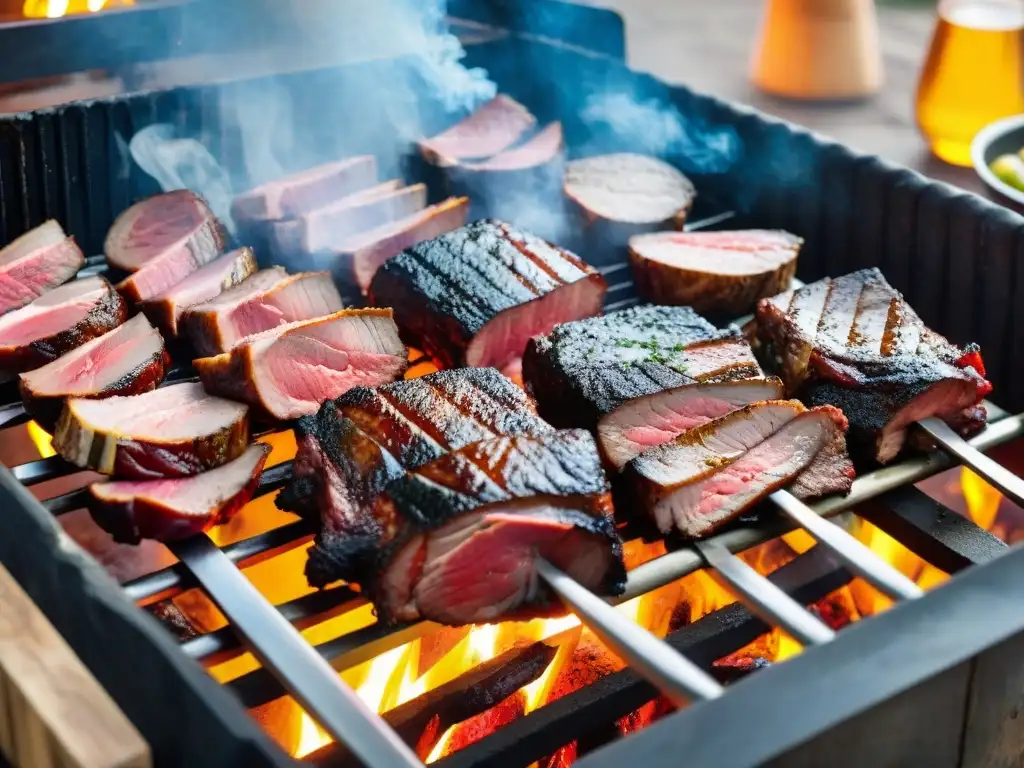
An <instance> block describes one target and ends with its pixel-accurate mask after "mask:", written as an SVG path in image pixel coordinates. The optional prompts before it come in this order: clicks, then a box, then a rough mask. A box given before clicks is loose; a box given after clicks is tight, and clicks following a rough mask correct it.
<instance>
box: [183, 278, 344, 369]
mask: <svg viewBox="0 0 1024 768" xmlns="http://www.w3.org/2000/svg"><path fill="white" fill-rule="evenodd" d="M341 306H342V305H341V296H339V295H338V289H337V288H336V287H335V285H334V281H333V280H331V275H330V273H328V272H303V273H301V274H298V275H286V274H285V273H284V271H283V270H278V269H267V270H262V271H260V272H257V273H256V274H255V275H253V276H252V277H250V278H249V279H248V280H244V281H242V282H241V283H239V284H238V285H236V286H235V287H234V288H229V289H228V290H226V291H224V293H222V294H220V295H219V296H217V297H216V298H214V299H211V300H210V301H207V302H204V303H202V304H196V305H194V306H192V307H189V308H188V309H186V310H185V312H184V313H183V314H182V316H181V325H182V327H183V328H184V329H185V332H186V333H187V334H188V337H189V339H190V340H191V342H192V345H193V347H195V350H196V352H198V353H199V354H200V356H203V357H209V356H212V355H219V354H220V353H221V352H226V351H228V350H230V349H231V348H232V347H233V346H235V344H237V343H238V342H239V341H241V340H242V339H244V338H245V337H246V336H252V335H253V334H257V333H261V332H263V331H269V330H270V329H271V328H276V327H277V326H279V325H284V324H285V323H294V322H296V321H299V320H312V319H313V318H317V317H322V316H324V315H330V314H333V313H334V312H337V311H338V310H339V309H341Z"/></svg>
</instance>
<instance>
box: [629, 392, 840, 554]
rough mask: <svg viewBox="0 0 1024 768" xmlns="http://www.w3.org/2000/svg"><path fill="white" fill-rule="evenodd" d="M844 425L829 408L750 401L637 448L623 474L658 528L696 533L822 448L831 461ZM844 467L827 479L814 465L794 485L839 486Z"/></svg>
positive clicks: (796, 470)
mask: <svg viewBox="0 0 1024 768" xmlns="http://www.w3.org/2000/svg"><path fill="white" fill-rule="evenodd" d="M846 426H847V425H846V419H845V418H844V417H843V414H842V412H841V411H839V410H838V409H836V408H832V407H831V406H822V407H819V408H814V409H811V410H807V409H806V408H804V406H803V405H801V404H800V403H799V402H798V401H796V400H788V401H786V400H783V401H770V402H761V403H752V404H750V405H748V406H745V407H744V408H742V409H740V410H738V411H733V412H732V413H729V414H727V415H725V416H721V417H719V418H717V419H714V420H713V421H710V422H708V423H706V424H704V425H702V426H700V427H697V428H696V429H693V430H690V431H688V432H684V433H683V434H682V435H680V436H679V437H677V438H676V439H674V440H673V441H671V442H669V443H665V444H664V445H661V446H659V447H657V448H652V449H650V450H648V451H646V452H644V453H642V454H640V455H639V456H638V457H637V458H635V459H633V461H631V462H630V463H629V464H628V465H627V467H626V469H625V475H624V480H625V482H626V483H627V485H628V487H629V488H630V490H631V492H632V494H633V495H634V496H635V498H636V500H637V501H638V503H639V506H640V507H641V508H642V509H644V510H645V511H646V512H647V514H649V515H650V516H651V517H652V518H653V519H654V521H655V523H656V524H657V526H658V529H659V530H660V531H661V532H662V533H670V532H673V531H675V532H678V533H680V534H682V535H684V536H687V537H690V538H698V537H702V536H706V535H707V534H709V533H711V532H713V531H715V530H716V529H718V528H720V527H721V526H722V525H724V524H725V523H727V522H729V521H731V520H733V519H735V518H736V517H738V516H739V515H740V514H742V513H743V512H744V511H745V510H747V509H749V508H750V507H751V506H753V505H754V504H756V503H757V502H758V501H760V500H761V499H762V498H764V497H765V496H767V495H768V494H769V493H771V492H773V491H775V490H778V489H779V488H781V487H783V486H784V485H786V484H787V483H789V482H790V481H792V480H793V479H794V478H796V477H797V476H798V475H799V474H800V473H801V472H803V471H804V470H806V469H808V468H810V467H811V466H812V464H813V463H814V461H815V459H816V458H817V457H818V456H819V455H821V454H823V452H824V455H823V456H822V461H823V466H827V467H829V468H832V469H835V468H836V467H837V466H839V463H840V462H841V459H842V456H841V454H839V455H838V456H837V454H836V450H837V447H838V441H839V440H840V439H841V437H842V435H843V433H844V432H845V430H846ZM846 470H847V474H845V475H843V476H839V477H833V478H829V477H825V476H824V475H825V473H824V471H823V470H822V469H820V468H819V469H814V470H812V474H813V475H814V477H813V478H812V479H811V480H809V481H805V482H804V484H803V486H802V487H803V488H804V489H808V488H814V487H815V486H816V485H817V486H818V487H817V490H820V491H822V492H823V493H829V492H845V491H847V490H849V487H850V483H851V482H852V479H853V473H852V471H851V470H852V467H850V466H849V465H846ZM805 495H806V494H805Z"/></svg>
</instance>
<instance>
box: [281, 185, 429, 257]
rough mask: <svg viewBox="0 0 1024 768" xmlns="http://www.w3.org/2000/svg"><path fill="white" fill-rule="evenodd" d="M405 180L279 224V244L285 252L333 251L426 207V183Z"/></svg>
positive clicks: (373, 189) (360, 193)
mask: <svg viewBox="0 0 1024 768" xmlns="http://www.w3.org/2000/svg"><path fill="white" fill-rule="evenodd" d="M401 184H402V183H401V182H400V181H390V182H387V183H385V184H381V185H379V186H377V187H373V188H371V189H368V190H365V191H363V192H357V193H356V194H354V195H351V196H350V197H346V198H342V199H341V200H339V201H338V202H336V203H332V204H330V205H328V206H325V207H323V208H315V209H313V210H311V211H308V212H306V213H304V214H302V216H300V217H298V218H296V219H293V220H291V221H286V222H281V223H280V224H276V225H275V226H274V233H275V239H276V243H277V247H278V248H279V249H280V252H281V253H285V254H287V253H317V252H319V251H330V250H333V249H335V248H337V247H338V246H339V245H340V244H342V243H344V242H345V241H346V240H348V239H349V238H351V237H353V236H355V235H358V234H360V233H362V232H366V231H367V230H369V229H375V228H377V227H380V226H383V225H385V224H390V223H392V222H395V221H398V220H399V219H404V218H406V217H408V216H412V215H413V214H414V213H417V212H419V211H422V210H423V206H425V205H426V204H427V188H426V186H425V185H423V184H413V185H411V186H408V187H403V186H402V185H401Z"/></svg>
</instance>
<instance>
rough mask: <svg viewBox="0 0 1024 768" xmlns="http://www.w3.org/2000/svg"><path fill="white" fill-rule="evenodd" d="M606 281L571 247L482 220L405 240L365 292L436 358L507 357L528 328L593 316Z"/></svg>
mask: <svg viewBox="0 0 1024 768" xmlns="http://www.w3.org/2000/svg"><path fill="white" fill-rule="evenodd" d="M606 290H607V284H606V283H605V281H604V278H602V277H601V275H600V274H598V273H597V272H596V271H595V270H594V269H593V268H592V267H590V266H588V265H587V264H585V263H583V262H582V261H581V260H580V259H579V258H578V257H577V256H576V255H574V254H572V253H570V252H569V251H566V250H564V249H561V248H558V247H556V246H554V245H551V244H550V243H548V242H545V241H544V240H541V239H540V238H538V237H535V236H533V235H530V234H527V233H524V232H520V231H518V230H515V229H513V228H512V227H511V226H510V225H508V224H505V223H502V222H498V221H491V220H484V221H479V222H476V223H473V224H470V225H468V226H465V227H462V228H461V229H457V230H455V231H454V232H449V233H447V234H444V235H441V236H440V237H437V238H434V239H433V240H428V241H426V242H423V243H419V244H417V245H414V246H413V247H412V248H409V249H408V250H406V251H404V252H402V253H400V254H399V255H397V256H395V257H394V258H393V259H391V260H390V261H388V262H387V263H385V264H384V266H383V267H381V268H380V269H379V270H377V274H376V275H374V278H373V281H372V282H371V284H370V299H371V301H372V302H373V303H374V304H376V305H378V306H390V307H393V308H394V310H395V320H396V321H397V322H398V326H399V328H401V329H402V331H403V333H404V334H405V335H406V336H407V337H408V339H409V340H410V343H412V344H413V345H414V346H417V347H419V348H421V349H425V350H426V351H428V352H429V353H430V354H432V355H434V356H435V357H436V358H438V359H439V360H440V361H441V362H442V363H443V364H444V365H445V366H447V367H451V366H457V365H463V364H465V365H470V366H495V367H498V368H501V367H503V366H505V365H508V364H510V363H513V362H514V361H516V360H517V359H518V358H520V357H521V356H522V354H523V350H524V349H525V348H526V344H527V342H528V341H529V339H530V338H531V337H532V336H535V335H537V334H543V333H547V332H548V331H550V330H551V329H552V328H553V327H554V326H555V325H557V324H559V323H563V322H567V321H570V320H578V319H580V318H584V317H592V316H593V315H596V314H599V313H600V311H601V304H602V302H603V299H604V294H605V291H606Z"/></svg>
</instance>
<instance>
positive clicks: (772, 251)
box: [629, 229, 803, 317]
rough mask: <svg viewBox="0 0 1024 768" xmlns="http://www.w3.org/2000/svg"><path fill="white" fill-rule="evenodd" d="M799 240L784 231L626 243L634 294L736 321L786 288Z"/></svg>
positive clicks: (664, 235) (674, 235)
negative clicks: (732, 318)
mask: <svg viewBox="0 0 1024 768" xmlns="http://www.w3.org/2000/svg"><path fill="white" fill-rule="evenodd" d="M802 244H803V240H801V239H800V238H799V237H796V236H795V235H791V234H789V233H788V232H779V231H768V230H756V229H755V230H745V231H739V232H657V233H654V234H648V235H637V236H635V237H632V238H630V240H629V264H630V267H631V268H632V270H633V280H634V281H635V283H636V287H637V291H638V292H639V293H640V295H641V296H642V297H644V298H645V299H647V300H648V301H653V302H657V303H659V304H679V305H686V306H690V307H693V308H694V309H695V310H697V311H698V312H704V313H715V314H718V315H722V316H726V317H736V316H737V315H741V314H744V313H747V312H750V311H751V310H752V309H753V308H754V304H755V302H756V301H757V300H758V299H762V298H764V297H766V296H774V295H775V294H777V293H779V292H781V291H784V290H786V289H787V288H789V284H790V282H791V281H792V280H793V277H794V276H795V275H796V258H797V253H798V252H799V250H800V246H801V245H802Z"/></svg>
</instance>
